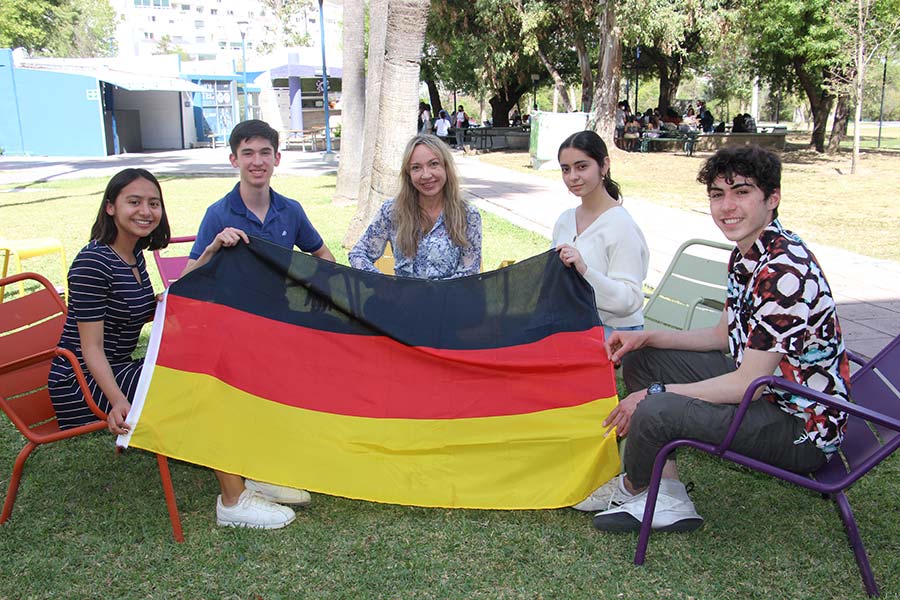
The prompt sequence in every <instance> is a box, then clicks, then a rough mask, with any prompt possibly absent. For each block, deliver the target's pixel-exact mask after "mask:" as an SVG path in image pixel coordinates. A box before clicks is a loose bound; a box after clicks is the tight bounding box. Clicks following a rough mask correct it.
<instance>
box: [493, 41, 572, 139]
mask: <svg viewBox="0 0 900 600" xmlns="http://www.w3.org/2000/svg"><path fill="white" fill-rule="evenodd" d="M537 53H538V58H540V59H541V63H542V64H543V65H544V68H546V69H547V72H548V73H550V77H552V78H553V85H554V86H555V87H556V91H557V93H558V94H559V99H560V101H561V102H562V105H563V112H572V101H571V100H569V90H567V89H566V82H565V81H563V78H562V76H560V74H559V71H558V70H557V69H556V67H555V66H553V63H552V62H550V59H548V58H547V55H546V54H544V51H543V50H541V47H540V43H539V44H538V49H537ZM494 114H495V115H496V114H497V113H494ZM494 118H495V119H496V117H494ZM495 127H500V126H499V125H496V124H495ZM503 127H506V125H504V126H503Z"/></svg>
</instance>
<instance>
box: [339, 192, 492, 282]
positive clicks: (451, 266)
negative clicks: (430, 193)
mask: <svg viewBox="0 0 900 600" xmlns="http://www.w3.org/2000/svg"><path fill="white" fill-rule="evenodd" d="M393 207H394V201H393V199H391V200H387V201H386V202H385V203H384V204H382V205H381V208H380V209H379V211H378V214H377V215H376V216H375V218H374V219H373V220H372V222H371V223H370V224H369V227H368V228H367V229H366V231H365V233H363V235H362V237H361V238H360V239H359V241H358V242H356V245H355V246H353V249H352V250H351V251H350V254H349V258H350V266H351V267H353V268H355V269H362V270H364V271H372V272H375V273H377V272H378V269H377V268H376V267H375V261H376V260H378V259H379V258H380V257H381V256H382V255H383V254H384V249H385V246H386V245H387V242H388V241H390V242H391V246H392V247H393V249H394V274H395V275H397V276H398V277H414V278H416V279H453V278H454V277H465V276H467V275H475V274H477V273H478V272H479V271H480V270H481V213H479V212H478V209H477V208H475V207H474V206H472V205H471V204H467V205H466V240H467V241H468V242H469V243H468V245H467V246H466V247H465V248H460V247H459V246H457V245H456V244H454V243H453V240H452V239H450V235H449V233H448V231H447V227H446V226H445V224H444V215H443V213H441V215H440V216H439V217H438V219H437V222H435V224H434V227H432V228H431V231H429V232H428V233H426V234H425V235H424V236H422V238H421V239H420V240H419V247H418V249H417V250H416V254H415V256H405V255H403V254H402V253H401V252H400V251H399V249H398V248H397V231H396V228H395V226H394V219H393V216H392V213H393Z"/></svg>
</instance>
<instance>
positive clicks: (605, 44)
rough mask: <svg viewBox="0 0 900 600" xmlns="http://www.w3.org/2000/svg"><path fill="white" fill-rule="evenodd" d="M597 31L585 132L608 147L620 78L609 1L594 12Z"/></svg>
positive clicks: (617, 33)
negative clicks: (596, 47)
mask: <svg viewBox="0 0 900 600" xmlns="http://www.w3.org/2000/svg"><path fill="white" fill-rule="evenodd" d="M597 31H598V32H599V33H600V43H599V46H600V55H599V57H598V59H597V73H596V74H595V76H594V97H593V99H592V100H591V116H590V117H589V119H588V124H587V128H588V129H593V130H594V131H596V132H597V133H598V134H599V135H600V137H602V138H604V139H605V140H606V141H607V144H608V145H609V146H610V147H612V141H613V137H614V135H615V131H616V103H617V102H618V101H619V81H620V80H621V78H622V34H621V31H620V30H619V28H618V26H617V25H616V7H615V3H614V2H613V1H612V0H606V2H605V3H604V6H602V7H601V9H600V10H599V11H598V14H597Z"/></svg>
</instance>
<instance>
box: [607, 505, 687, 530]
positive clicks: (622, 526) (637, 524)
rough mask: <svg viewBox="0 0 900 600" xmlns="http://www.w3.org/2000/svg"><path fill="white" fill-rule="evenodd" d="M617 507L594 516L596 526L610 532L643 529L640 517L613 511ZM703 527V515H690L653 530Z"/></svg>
mask: <svg viewBox="0 0 900 600" xmlns="http://www.w3.org/2000/svg"><path fill="white" fill-rule="evenodd" d="M614 510H616V509H612V510H608V511H604V512H602V513H599V514H597V515H595V516H594V520H593V523H594V527H595V528H597V529H599V530H600V531H607V532H609V533H628V532H631V531H640V530H641V521H640V519H635V518H634V517H633V516H631V514H629V513H627V512H613V511H614ZM701 527H703V518H702V517H699V516H698V517H696V518H693V517H688V518H684V519H679V520H678V521H675V522H674V523H671V524H669V525H663V526H659V527H655V526H654V527H653V531H664V532H669V533H684V532H688V531H695V530H697V529H700V528H701Z"/></svg>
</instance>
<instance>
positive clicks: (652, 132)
mask: <svg viewBox="0 0 900 600" xmlns="http://www.w3.org/2000/svg"><path fill="white" fill-rule="evenodd" d="M641 137H645V138H658V137H659V119H657V118H656V116H654V115H653V114H652V113H651V114H650V116H649V118H648V119H647V124H646V125H644V129H643V131H641Z"/></svg>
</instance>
